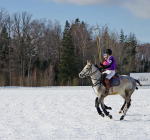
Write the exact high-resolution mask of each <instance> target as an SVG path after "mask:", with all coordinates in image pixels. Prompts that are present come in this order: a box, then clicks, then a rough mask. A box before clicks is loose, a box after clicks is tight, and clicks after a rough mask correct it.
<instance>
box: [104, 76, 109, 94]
mask: <svg viewBox="0 0 150 140" xmlns="http://www.w3.org/2000/svg"><path fill="white" fill-rule="evenodd" d="M105 84H106V91H105V92H104V93H105V94H108V93H109V79H107V78H105Z"/></svg>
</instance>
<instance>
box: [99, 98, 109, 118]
mask: <svg viewBox="0 0 150 140" xmlns="http://www.w3.org/2000/svg"><path fill="white" fill-rule="evenodd" d="M101 107H102V109H103V111H104V113H105V115H106V116H108V117H109V118H110V119H112V115H110V114H109V112H108V111H107V110H106V108H105V105H104V98H103V97H101Z"/></svg>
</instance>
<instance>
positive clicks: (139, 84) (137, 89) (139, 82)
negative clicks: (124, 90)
mask: <svg viewBox="0 0 150 140" xmlns="http://www.w3.org/2000/svg"><path fill="white" fill-rule="evenodd" d="M134 80H135V81H136V82H137V83H138V84H139V86H140V87H141V86H142V85H141V83H140V81H139V80H137V79H134ZM136 89H137V90H138V87H136Z"/></svg>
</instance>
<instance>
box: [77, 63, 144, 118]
mask: <svg viewBox="0 0 150 140" xmlns="http://www.w3.org/2000/svg"><path fill="white" fill-rule="evenodd" d="M101 76H102V72H100V71H99V69H98V68H97V67H95V65H94V64H92V63H91V62H88V61H87V65H86V66H85V67H84V69H83V70H82V71H81V72H80V73H79V77H80V78H84V77H91V80H92V84H93V88H94V91H95V93H96V95H97V96H98V97H97V98H96V100H95V107H96V109H97V112H98V113H99V115H101V116H102V117H104V114H105V115H106V116H108V117H109V118H110V119H112V115H110V114H109V112H107V108H106V106H105V105H104V98H105V97H106V96H108V95H117V94H119V95H120V96H121V97H122V98H123V99H124V100H125V101H124V104H123V106H122V107H121V110H120V111H119V113H122V112H123V115H122V116H121V118H120V120H123V119H124V117H125V115H126V113H127V111H128V109H129V107H130V105H131V95H132V93H133V92H134V91H135V89H138V88H137V86H136V83H138V84H139V85H140V86H141V84H140V83H139V81H138V80H136V79H134V78H132V77H130V76H127V75H121V76H120V75H119V79H120V85H119V86H115V87H113V90H111V89H110V90H109V94H108V95H107V94H104V92H105V90H106V87H105V86H104V85H102V84H101V80H100V79H101ZM99 104H100V105H101V107H102V109H103V112H104V114H103V113H102V111H101V109H100V108H99Z"/></svg>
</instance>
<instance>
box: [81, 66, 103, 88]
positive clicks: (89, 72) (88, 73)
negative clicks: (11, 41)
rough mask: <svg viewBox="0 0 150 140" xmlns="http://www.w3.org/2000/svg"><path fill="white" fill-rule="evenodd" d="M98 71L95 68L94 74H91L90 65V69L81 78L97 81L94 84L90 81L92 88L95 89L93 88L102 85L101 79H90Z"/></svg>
mask: <svg viewBox="0 0 150 140" xmlns="http://www.w3.org/2000/svg"><path fill="white" fill-rule="evenodd" d="M98 70H99V69H98V68H97V69H96V70H95V71H94V72H92V64H91V65H90V67H89V68H87V71H86V72H85V73H84V74H83V76H85V77H87V78H88V79H89V80H97V81H96V82H95V83H94V84H93V83H92V82H91V81H90V83H91V84H92V87H95V86H97V85H99V84H101V83H102V80H101V77H100V78H99V79H93V78H91V76H93V75H94V74H96V73H97V71H98ZM90 78H91V79H90Z"/></svg>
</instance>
